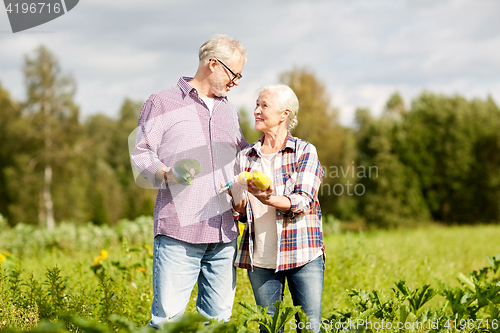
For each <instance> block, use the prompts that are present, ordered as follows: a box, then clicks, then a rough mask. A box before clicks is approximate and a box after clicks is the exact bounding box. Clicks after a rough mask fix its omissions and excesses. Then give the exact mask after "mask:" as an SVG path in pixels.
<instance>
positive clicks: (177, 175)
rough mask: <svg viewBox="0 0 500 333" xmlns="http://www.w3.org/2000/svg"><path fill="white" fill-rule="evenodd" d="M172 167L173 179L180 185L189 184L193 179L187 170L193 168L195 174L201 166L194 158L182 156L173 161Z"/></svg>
mask: <svg viewBox="0 0 500 333" xmlns="http://www.w3.org/2000/svg"><path fill="white" fill-rule="evenodd" d="M173 169H174V170H173V175H174V179H175V181H176V182H177V183H179V184H181V185H191V184H193V180H194V179H193V175H192V174H191V173H190V172H189V170H190V169H194V172H195V175H197V174H198V173H199V172H200V171H201V166H200V163H199V162H198V161H197V160H195V159H192V158H184V159H182V160H178V161H177V162H175V164H174V167H173Z"/></svg>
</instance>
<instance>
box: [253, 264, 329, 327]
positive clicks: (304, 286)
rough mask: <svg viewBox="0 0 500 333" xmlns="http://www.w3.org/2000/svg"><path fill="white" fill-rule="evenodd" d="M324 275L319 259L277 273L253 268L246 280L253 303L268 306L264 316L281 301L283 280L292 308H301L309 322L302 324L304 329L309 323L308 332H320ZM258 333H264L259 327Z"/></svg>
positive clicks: (322, 265) (271, 312)
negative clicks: (289, 295)
mask: <svg viewBox="0 0 500 333" xmlns="http://www.w3.org/2000/svg"><path fill="white" fill-rule="evenodd" d="M324 272H325V263H324V260H323V256H321V257H318V258H316V259H314V260H313V261H311V262H309V263H307V264H305V265H304V266H301V267H298V268H293V269H289V270H285V271H279V272H277V273H276V272H275V271H274V269H266V268H259V267H254V269H253V271H251V270H248V278H249V279H250V283H251V285H252V289H253V293H254V296H255V302H256V303H257V305H260V306H262V307H266V306H268V305H269V308H268V309H267V313H268V314H269V315H271V316H272V315H274V311H275V309H274V306H273V303H274V302H276V301H282V300H283V294H284V292H285V280H287V281H288V289H290V293H291V294H292V300H293V305H300V306H302V309H303V310H304V312H305V313H306V315H307V316H308V317H309V320H310V322H309V323H303V325H305V326H304V327H306V326H307V325H308V324H309V327H311V329H312V331H314V332H320V324H321V299H322V295H323V277H324ZM296 320H297V322H296V324H297V327H300V326H299V322H298V317H297V318H296ZM261 332H264V331H263V330H262V328H261Z"/></svg>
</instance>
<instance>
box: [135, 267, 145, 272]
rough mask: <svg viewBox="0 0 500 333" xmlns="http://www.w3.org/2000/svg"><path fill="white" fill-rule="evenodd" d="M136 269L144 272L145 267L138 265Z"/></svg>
mask: <svg viewBox="0 0 500 333" xmlns="http://www.w3.org/2000/svg"><path fill="white" fill-rule="evenodd" d="M137 270H138V271H141V272H144V273H146V269H145V268H144V267H138V268H137Z"/></svg>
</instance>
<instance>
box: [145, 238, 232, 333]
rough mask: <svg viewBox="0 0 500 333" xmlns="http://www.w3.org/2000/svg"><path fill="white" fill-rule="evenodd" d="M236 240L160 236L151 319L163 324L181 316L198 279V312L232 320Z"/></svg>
mask: <svg viewBox="0 0 500 333" xmlns="http://www.w3.org/2000/svg"><path fill="white" fill-rule="evenodd" d="M235 255H236V240H234V241H232V242H230V243H214V244H190V243H186V242H182V241H179V240H176V239H174V238H171V237H167V236H156V237H155V240H154V250H153V293H154V299H153V304H152V306H151V322H150V323H149V326H152V327H154V328H160V327H161V326H162V325H163V324H164V323H165V322H168V321H176V320H179V319H180V318H181V317H182V315H183V314H184V311H185V309H186V305H187V303H188V301H189V298H190V297H191V292H192V290H193V287H194V285H195V284H196V282H198V298H197V301H196V307H197V309H198V312H199V313H201V314H202V315H204V316H205V317H207V318H217V319H218V320H224V321H228V320H229V319H230V317H231V310H232V307H233V302H234V292H235V287H236V268H235V267H234V265H233V262H234V257H235Z"/></svg>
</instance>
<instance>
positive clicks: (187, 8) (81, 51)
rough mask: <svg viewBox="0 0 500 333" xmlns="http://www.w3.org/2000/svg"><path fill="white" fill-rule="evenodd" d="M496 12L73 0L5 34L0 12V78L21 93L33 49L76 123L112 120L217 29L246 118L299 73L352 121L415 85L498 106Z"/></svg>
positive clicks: (176, 73) (456, 2)
mask: <svg viewBox="0 0 500 333" xmlns="http://www.w3.org/2000/svg"><path fill="white" fill-rule="evenodd" d="M499 17H500V1H498V0H440V1H436V0H309V1H299V0H275V1H269V0H268V1H264V0H254V1H222V0H212V1H206V0H205V1H202V0H183V1H179V0H177V1H171V0H142V1H138V0H136V1H132V0H81V1H80V2H79V3H78V5H77V6H76V7H74V8H73V9H72V10H71V11H69V12H67V13H66V14H65V15H63V16H61V17H59V18H57V19H55V20H53V21H50V22H48V23H46V24H43V25H40V26H38V27H35V28H32V29H29V30H25V31H22V32H18V33H12V30H11V27H10V24H9V20H8V17H7V12H6V10H5V7H1V8H0V83H1V84H2V86H3V87H4V89H7V90H8V91H9V92H10V93H11V95H12V96H13V97H14V98H16V99H17V100H22V99H23V98H24V97H25V86H24V81H23V73H22V66H23V63H24V57H25V55H33V51H34V50H35V48H36V47H38V46H39V45H41V44H43V45H45V46H46V47H47V48H48V49H49V50H50V51H51V52H52V53H53V54H54V55H55V56H56V57H57V58H58V60H59V63H60V66H61V68H62V70H63V71H64V72H66V73H70V74H71V75H72V76H73V77H74V79H75V81H76V83H77V93H76V97H75V100H76V103H77V104H78V105H79V106H80V114H81V117H82V120H85V119H88V117H89V116H91V115H93V114H96V113H104V114H106V115H108V116H111V117H117V115H118V110H119V109H120V106H121V104H122V103H123V101H124V99H125V98H131V99H133V100H136V101H145V100H146V99H147V98H148V97H149V96H150V95H151V94H152V93H154V92H156V91H159V90H162V89H165V88H168V87H170V86H173V85H175V84H176V83H177V81H178V79H179V77H180V76H193V75H194V74H195V72H196V69H197V67H198V49H199V47H200V45H201V44H202V43H203V42H204V41H206V40H207V39H209V38H210V37H211V36H213V35H215V34H219V33H222V34H227V35H230V36H232V37H235V38H236V39H238V40H239V41H241V42H242V44H243V45H244V46H245V47H246V49H247V51H248V62H247V64H246V66H245V68H244V70H243V72H242V74H243V78H242V79H241V80H240V84H239V86H238V87H235V88H233V89H232V90H231V92H230V93H229V95H228V97H229V100H230V101H231V102H232V103H233V104H234V105H235V106H236V107H237V108H238V109H239V108H242V107H244V108H245V109H246V110H247V111H248V112H249V113H250V114H251V113H252V111H253V108H254V105H255V99H256V96H255V91H256V90H257V89H258V88H259V87H260V86H261V85H264V84H271V83H278V82H279V74H280V73H282V72H284V71H290V70H292V69H294V68H307V69H308V70H310V71H312V72H313V73H314V74H315V75H316V77H317V78H318V79H319V80H320V81H321V82H322V83H323V84H324V85H325V86H326V90H327V92H328V93H329V95H330V101H331V106H332V107H334V108H336V109H337V110H338V116H339V121H340V123H341V124H343V125H345V126H352V125H353V124H354V113H355V110H356V109H357V108H361V107H362V108H368V109H369V110H370V111H371V112H372V114H373V115H374V116H378V115H380V114H381V112H382V111H383V110H384V105H385V103H386V101H387V99H388V98H389V96H390V95H391V94H392V93H394V92H395V91H398V92H399V93H400V94H401V95H402V97H403V99H404V101H405V103H406V104H407V106H409V105H410V103H411V101H412V100H413V99H415V98H416V97H417V96H418V95H419V94H420V93H422V92H423V91H424V90H426V91H431V92H434V93H440V94H446V95H455V94H460V95H462V96H465V97H466V98H482V99H485V98H487V97H488V96H491V97H492V98H493V99H494V100H495V102H496V103H497V105H500V19H499ZM299 117H300V111H299ZM299 119H300V118H299Z"/></svg>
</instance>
